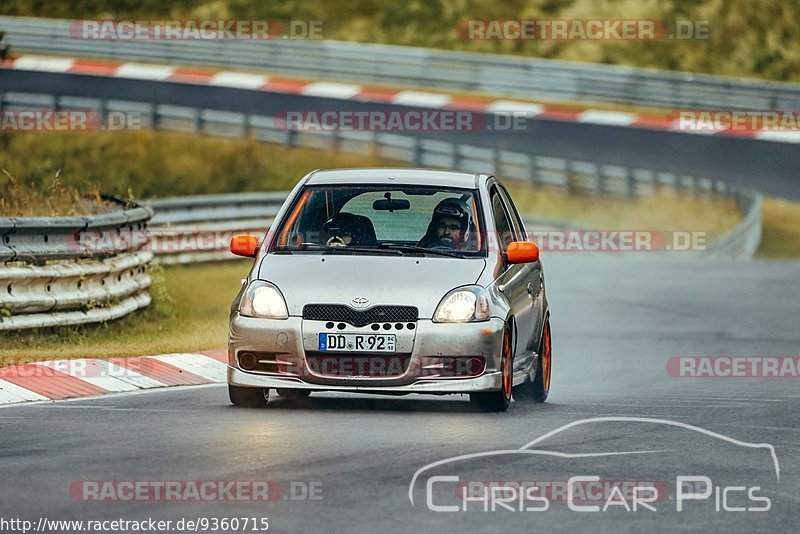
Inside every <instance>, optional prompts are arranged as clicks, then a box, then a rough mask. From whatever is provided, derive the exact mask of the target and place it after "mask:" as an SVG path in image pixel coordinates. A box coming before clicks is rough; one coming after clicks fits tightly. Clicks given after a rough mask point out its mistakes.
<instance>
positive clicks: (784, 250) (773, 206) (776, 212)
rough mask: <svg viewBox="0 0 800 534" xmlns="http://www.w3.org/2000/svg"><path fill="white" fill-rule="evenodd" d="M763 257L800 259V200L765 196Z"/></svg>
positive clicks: (760, 256)
mask: <svg viewBox="0 0 800 534" xmlns="http://www.w3.org/2000/svg"><path fill="white" fill-rule="evenodd" d="M761 224H762V235H761V246H759V248H758V251H757V252H756V257H757V258H761V259H784V260H797V259H800V202H790V201H788V200H783V199H778V198H765V199H764V204H763V207H762V217H761Z"/></svg>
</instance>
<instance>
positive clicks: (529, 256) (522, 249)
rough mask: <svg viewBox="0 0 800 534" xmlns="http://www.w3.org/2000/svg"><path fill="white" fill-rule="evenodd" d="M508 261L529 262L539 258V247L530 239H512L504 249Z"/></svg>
mask: <svg viewBox="0 0 800 534" xmlns="http://www.w3.org/2000/svg"><path fill="white" fill-rule="evenodd" d="M506 258H508V263H531V262H534V261H538V260H539V247H538V246H537V245H536V243H532V242H530V241H512V242H511V243H509V244H508V248H507V249H506Z"/></svg>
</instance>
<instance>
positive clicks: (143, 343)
mask: <svg viewBox="0 0 800 534" xmlns="http://www.w3.org/2000/svg"><path fill="white" fill-rule="evenodd" d="M251 263H252V262H251V261H247V260H232V261H229V262H224V263H212V264H199V265H191V266H173V267H168V268H163V269H162V268H161V267H151V269H150V273H151V276H152V277H153V282H154V283H153V287H152V289H151V290H150V294H151V295H152V297H153V303H152V304H151V305H150V307H149V308H147V309H145V310H140V311H138V312H135V313H132V314H130V315H128V316H125V317H123V318H121V319H118V320H116V321H113V322H110V323H106V324H99V325H85V326H75V327H59V328H52V329H48V330H39V331H26V330H23V331H19V332H13V333H1V334H0V339H2V342H0V367H2V366H3V365H9V364H11V363H15V362H16V363H19V362H22V361H29V360H33V359H35V360H40V359H48V360H53V359H60V358H90V357H100V358H105V357H114V356H147V355H151V354H164V353H170V352H196V351H199V350H206V349H219V348H224V347H225V344H226V343H227V334H228V311H229V309H230V305H231V301H233V298H234V297H235V296H236V293H237V292H238V291H239V288H240V287H241V284H240V280H241V279H242V278H244V277H245V276H247V272H248V270H249V269H250V265H251Z"/></svg>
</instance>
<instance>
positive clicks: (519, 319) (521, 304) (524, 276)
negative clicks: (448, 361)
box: [489, 183, 534, 369]
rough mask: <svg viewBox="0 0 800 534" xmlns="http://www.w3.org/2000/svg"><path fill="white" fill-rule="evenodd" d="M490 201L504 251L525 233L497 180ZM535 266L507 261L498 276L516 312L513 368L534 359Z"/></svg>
mask: <svg viewBox="0 0 800 534" xmlns="http://www.w3.org/2000/svg"><path fill="white" fill-rule="evenodd" d="M489 201H490V203H491V207H492V217H493V219H494V226H495V230H496V231H497V239H498V242H499V244H500V248H501V250H502V251H503V252H505V250H506V249H507V248H508V245H509V243H511V242H512V241H518V240H520V238H521V237H522V236H521V234H520V230H519V229H518V228H517V227H516V223H515V222H514V218H513V216H512V215H511V213H512V212H511V210H510V209H509V206H508V205H507V204H506V198H504V195H503V191H502V189H501V188H500V187H499V186H498V184H496V183H494V184H492V185H491V186H490V188H489ZM532 271H533V270H532V267H531V264H527V263H519V264H508V265H506V266H505V269H504V271H503V272H502V273H501V274H500V276H499V277H498V281H497V283H498V285H502V286H503V294H504V295H505V296H506V298H507V299H508V300H509V302H510V304H511V308H512V310H513V314H514V324H515V328H516V336H515V337H516V341H515V345H514V354H515V362H514V368H515V369H519V368H523V367H525V366H526V365H528V364H529V363H530V362H531V361H532V359H531V352H530V351H531V350H532V349H531V348H530V345H531V337H532V335H533V322H534V316H533V306H532V293H531V289H532V287H533V285H532V278H531V276H532V274H531V273H532Z"/></svg>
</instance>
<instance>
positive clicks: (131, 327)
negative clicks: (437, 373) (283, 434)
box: [0, 131, 800, 363]
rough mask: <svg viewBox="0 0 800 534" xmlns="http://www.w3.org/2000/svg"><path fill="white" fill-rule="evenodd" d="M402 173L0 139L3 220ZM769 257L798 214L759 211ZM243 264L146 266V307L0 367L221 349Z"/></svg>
mask: <svg viewBox="0 0 800 534" xmlns="http://www.w3.org/2000/svg"><path fill="white" fill-rule="evenodd" d="M367 165H392V166H396V165H402V163H398V162H394V161H389V160H383V159H380V158H371V157H363V156H354V155H345V154H337V153H333V152H326V151H321V150H311V149H286V148H284V147H280V146H275V145H269V144H263V143H260V142H257V141H251V140H241V139H236V140H234V139H219V138H214V137H203V136H194V135H191V134H172V133H163V132H150V131H145V132H124V133H123V132H113V133H111V132H107V133H103V132H94V133H86V134H83V133H82V134H78V135H76V134H60V133H47V134H14V135H8V136H5V137H3V136H0V169H4V171H3V174H2V175H0V199H1V200H0V207H2V209H0V216H31V215H43V216H53V215H70V214H77V213H82V212H83V211H82V210H85V209H86V208H85V207H84V206H83V203H84V202H86V193H89V195H88V196H89V199H90V200H91V198H92V197H96V196H97V195H98V194H99V193H115V194H118V195H121V196H123V197H126V198H127V197H132V198H150V197H157V196H167V195H184V194H203V193H220V192H231V191H256V190H288V189H290V188H291V187H292V186H293V185H294V184H295V183H296V182H297V180H298V179H299V178H300V177H301V176H303V175H304V174H305V173H307V172H308V171H310V170H312V169H314V168H317V167H348V166H367ZM508 186H509V189H510V190H511V192H512V195H513V196H514V198H515V200H516V201H517V203H518V205H519V207H520V211H522V212H523V213H525V214H531V215H533V216H536V217H541V218H549V219H561V220H565V219H567V220H571V221H573V222H575V223H577V224H581V225H587V226H593V227H595V228H603V229H609V230H613V229H656V230H671V229H677V230H686V229H704V230H708V231H712V232H715V233H724V232H725V231H726V230H728V229H730V228H732V227H733V226H734V225H735V224H736V222H737V220H738V213H737V210H736V207H735V205H734V204H733V203H732V202H730V201H719V200H713V201H712V200H703V199H698V198H691V197H683V196H676V195H670V196H656V197H651V198H641V199H636V200H633V201H628V200H625V199H610V198H602V197H575V196H568V195H564V194H560V193H556V192H552V191H544V190H534V189H531V188H529V187H526V186H525V185H523V184H519V183H513V182H510V183H508ZM764 216H765V219H764V231H765V235H764V244H763V245H762V249H763V250H764V253H763V255H764V257H788V256H792V255H793V256H794V257H800V207H798V205H797V204H792V203H783V202H781V201H770V200H768V201H767V202H766V203H765V209H764ZM250 265H251V264H250V262H249V261H247V260H237V261H230V262H224V263H216V264H205V265H194V266H173V267H153V268H151V276H152V277H153V286H152V289H151V291H150V293H151V295H152V296H153V304H152V305H151V306H150V307H149V308H148V309H146V310H143V311H140V312H138V313H135V314H132V315H131V316H128V317H125V318H122V319H120V320H118V321H114V322H113V323H108V324H104V325H93V326H91V325H90V326H83V327H64V328H57V329H51V330H46V331H30V332H26V331H22V332H16V333H4V334H2V335H1V337H2V342H1V343H0V359H2V361H3V362H4V363H10V359H11V358H14V359H19V358H49V359H52V358H69V357H88V356H94V357H107V356H131V355H146V354H159V353H165V352H191V351H198V350H206V349H217V348H222V347H224V346H225V344H226V336H227V315H228V310H229V306H230V302H231V301H232V299H233V297H234V296H235V295H236V293H237V291H238V289H239V283H240V280H241V279H242V278H243V277H244V276H246V274H247V272H248V270H249V267H250Z"/></svg>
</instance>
